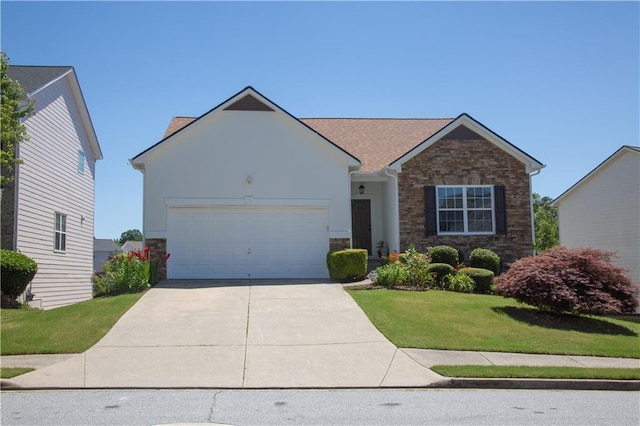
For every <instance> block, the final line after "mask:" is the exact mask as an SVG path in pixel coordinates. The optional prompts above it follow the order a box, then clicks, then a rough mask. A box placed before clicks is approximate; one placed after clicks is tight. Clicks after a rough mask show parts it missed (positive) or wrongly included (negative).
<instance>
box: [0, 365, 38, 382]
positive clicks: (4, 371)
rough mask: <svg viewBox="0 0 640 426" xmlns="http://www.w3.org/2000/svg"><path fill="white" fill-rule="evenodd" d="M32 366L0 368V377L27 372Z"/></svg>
mask: <svg viewBox="0 0 640 426" xmlns="http://www.w3.org/2000/svg"><path fill="white" fill-rule="evenodd" d="M33 370H34V369H33V368H9V367H7V368H5V367H3V368H0V378H1V379H10V378H12V377H16V376H19V375H21V374H25V373H28V372H30V371H33Z"/></svg>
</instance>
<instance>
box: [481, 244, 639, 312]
mask: <svg viewBox="0 0 640 426" xmlns="http://www.w3.org/2000/svg"><path fill="white" fill-rule="evenodd" d="M612 256H614V253H611V252H607V251H603V250H598V249H594V248H588V247H587V248H567V247H554V248H552V249H551V250H548V251H546V252H544V253H542V254H540V255H538V256H535V257H526V258H523V259H520V260H518V261H516V262H514V263H512V264H511V267H510V268H509V270H508V271H506V272H505V273H503V274H502V275H500V276H498V277H496V279H495V281H494V282H495V286H496V293H498V294H500V295H503V296H505V297H512V298H514V299H516V300H517V301H518V302H522V303H526V304H529V305H532V306H535V307H537V308H539V309H541V310H545V311H552V312H558V313H560V312H566V313H573V314H593V315H613V314H626V313H633V312H634V311H635V309H636V307H637V306H638V299H637V295H638V290H639V289H638V286H637V285H636V284H635V283H634V282H633V281H631V279H630V278H629V276H628V275H627V273H626V272H627V271H626V270H625V269H623V268H620V267H618V266H615V265H613V264H611V263H610V259H611V257H612Z"/></svg>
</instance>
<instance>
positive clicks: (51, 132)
mask: <svg viewBox="0 0 640 426" xmlns="http://www.w3.org/2000/svg"><path fill="white" fill-rule="evenodd" d="M9 77H10V78H12V79H13V80H17V81H18V82H20V84H21V85H22V87H23V89H24V91H25V93H26V95H27V96H28V97H29V98H30V99H33V100H34V102H35V114H34V115H32V116H31V117H29V118H27V119H25V120H24V122H23V123H24V124H25V125H26V127H27V134H28V136H29V140H28V141H27V142H24V143H22V144H20V145H19V147H18V156H19V157H20V158H21V159H22V161H23V163H22V164H20V165H19V166H18V167H16V169H15V170H14V173H15V176H14V178H15V179H14V182H13V184H11V185H10V186H7V187H5V188H3V194H2V247H3V248H6V249H13V250H16V251H20V252H22V253H24V254H26V255H27V256H29V257H31V258H33V259H34V260H35V261H36V262H37V264H38V273H37V274H36V276H35V278H34V279H33V281H32V283H31V286H30V288H29V289H28V291H29V292H30V293H31V294H32V295H33V296H32V297H33V300H32V302H31V304H32V305H35V306H38V307H42V308H43V309H51V308H55V307H59V306H64V305H69V304H72V303H75V302H80V301H83V300H87V299H90V298H91V297H92V282H91V276H92V272H93V229H94V198H95V172H96V168H95V166H96V160H99V159H101V158H102V152H101V150H100V146H99V144H98V140H97V137H96V134H95V131H94V128H93V125H92V123H91V119H90V116H89V112H88V110H87V106H86V104H85V101H84V97H83V95H82V91H81V89H80V86H79V83H78V79H77V77H76V73H75V71H74V69H73V67H39V66H10V67H9Z"/></svg>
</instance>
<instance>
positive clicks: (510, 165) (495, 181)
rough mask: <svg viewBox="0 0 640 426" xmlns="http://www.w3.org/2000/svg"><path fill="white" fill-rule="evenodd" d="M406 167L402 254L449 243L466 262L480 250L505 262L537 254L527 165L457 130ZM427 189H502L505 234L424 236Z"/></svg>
mask: <svg viewBox="0 0 640 426" xmlns="http://www.w3.org/2000/svg"><path fill="white" fill-rule="evenodd" d="M452 134H455V135H457V136H456V138H455V139H453V138H447V137H446V136H445V138H444V139H441V140H440V141H438V142H436V143H435V144H433V145H432V146H430V147H429V148H427V149H426V150H424V151H423V152H421V153H420V154H418V155H417V156H415V157H414V158H412V159H411V160H409V161H408V162H406V163H405V164H404V165H403V166H402V173H400V174H399V176H398V193H399V194H398V196H399V203H400V242H401V250H405V249H406V248H407V246H408V245H409V244H414V245H415V246H416V248H417V249H419V250H424V249H425V248H426V247H431V246H435V245H441V244H446V245H450V246H453V247H456V248H458V249H459V250H461V251H462V252H463V253H464V256H465V258H466V259H468V257H469V254H470V253H471V251H472V250H473V249H475V248H477V247H482V248H488V249H491V250H493V251H495V252H496V253H497V254H498V255H499V256H500V258H501V259H502V261H503V262H512V261H514V260H516V259H518V258H521V257H525V256H530V255H531V254H532V253H533V239H532V235H531V232H532V224H531V210H530V209H531V207H530V206H531V204H530V198H531V194H530V193H529V192H530V188H529V179H530V177H529V175H528V174H527V172H526V169H525V165H524V164H523V163H521V162H520V161H518V160H516V159H515V158H514V157H512V156H511V155H509V154H507V153H506V152H505V151H503V150H502V149H500V148H498V147H496V146H495V145H493V144H492V143H490V142H489V141H486V140H484V139H483V138H481V137H480V136H478V135H476V134H475V133H473V132H471V131H470V130H468V129H466V131H457V130H454V131H453V132H452V133H450V134H449V135H452ZM427 185H504V186H505V188H506V204H507V206H506V207H507V233H506V235H450V236H449V235H430V236H425V211H424V210H425V200H424V187H425V186H427Z"/></svg>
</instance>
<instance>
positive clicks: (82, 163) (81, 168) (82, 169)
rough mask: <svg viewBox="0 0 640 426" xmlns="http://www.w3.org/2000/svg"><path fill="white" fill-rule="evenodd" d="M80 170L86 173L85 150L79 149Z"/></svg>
mask: <svg viewBox="0 0 640 426" xmlns="http://www.w3.org/2000/svg"><path fill="white" fill-rule="evenodd" d="M78 172H80V173H84V152H82V151H78Z"/></svg>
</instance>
